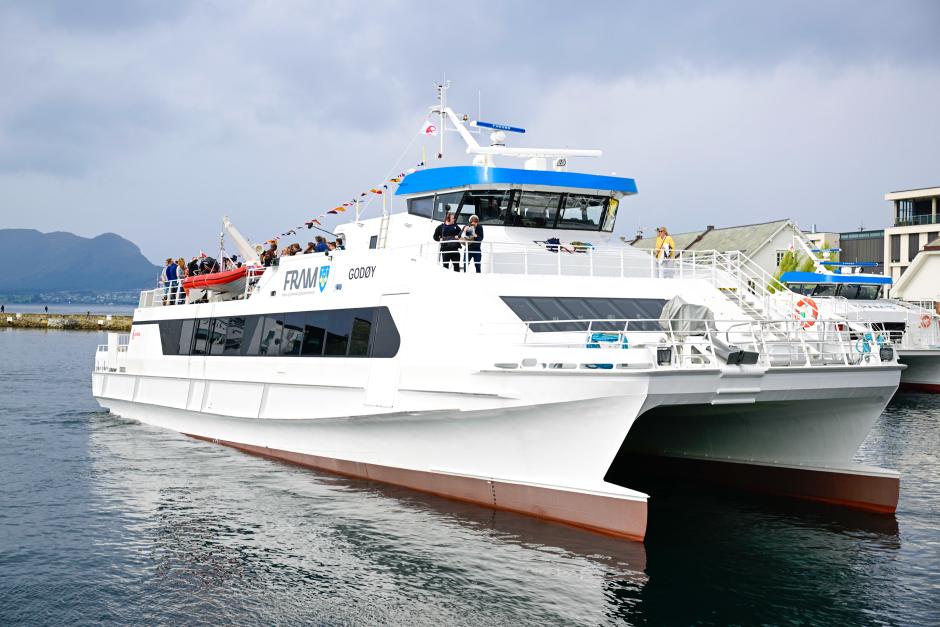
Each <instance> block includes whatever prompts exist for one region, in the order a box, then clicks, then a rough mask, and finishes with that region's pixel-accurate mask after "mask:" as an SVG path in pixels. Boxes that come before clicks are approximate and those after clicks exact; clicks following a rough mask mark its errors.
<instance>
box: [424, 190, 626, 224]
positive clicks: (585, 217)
mask: <svg viewBox="0 0 940 627" xmlns="http://www.w3.org/2000/svg"><path fill="white" fill-rule="evenodd" d="M619 206H620V203H619V201H618V200H617V199H616V198H609V197H607V196H595V195H590V194H575V193H555V192H530V191H523V190H518V189H517V190H468V191H465V192H448V193H446V194H436V195H434V196H424V197H422V198H411V199H409V200H408V213H410V214H412V215H416V216H421V217H423V218H430V219H432V220H435V221H438V222H443V220H444V215H445V214H446V213H447V212H451V213H453V214H454V215H455V217H456V218H457V223H458V224H466V223H467V222H468V221H469V220H470V216H471V215H476V216H477V217H479V218H480V223H481V224H496V225H502V226H523V227H526V228H535V229H543V228H544V229H566V230H581V231H600V230H603V231H607V232H611V231H613V230H614V223H615V221H616V219H617V209H618V207H619Z"/></svg>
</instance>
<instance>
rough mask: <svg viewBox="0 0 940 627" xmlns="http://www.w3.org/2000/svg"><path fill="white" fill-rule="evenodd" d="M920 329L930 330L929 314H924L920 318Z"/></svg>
mask: <svg viewBox="0 0 940 627" xmlns="http://www.w3.org/2000/svg"><path fill="white" fill-rule="evenodd" d="M920 328H921V329H929V328H930V314H924V315H922V316H921V317H920Z"/></svg>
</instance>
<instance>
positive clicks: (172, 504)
mask: <svg viewBox="0 0 940 627" xmlns="http://www.w3.org/2000/svg"><path fill="white" fill-rule="evenodd" d="M49 338H54V340H55V341H54V342H50V341H49ZM100 342H101V340H100V338H99V337H96V334H87V335H86V334H68V333H59V334H55V335H53V334H51V333H30V332H19V331H18V332H10V333H0V354H4V355H12V356H13V357H11V358H10V359H7V360H5V361H0V398H2V399H3V403H0V476H3V477H4V481H2V482H0V497H2V499H0V503H2V506H0V573H3V576H2V577H0V599H3V602H2V603H0V624H18V623H23V622H36V621H37V620H42V621H44V622H50V623H65V622H76V621H82V620H84V621H88V620H94V621H102V622H114V623H122V624H125V623H135V624H136V623H160V624H163V623H192V622H236V621H237V622H239V623H265V624H267V623H272V622H276V623H297V622H314V623H320V624H322V623H329V624H332V623H343V624H348V623H357V624H358V623H365V624H388V623H395V624H398V623H408V624H425V623H435V624H456V625H462V624H474V625H478V624H507V623H511V624H540V625H542V624H589V625H594V624H613V623H621V624H623V623H626V624H656V625H659V624H690V623H704V624H724V623H748V624H750V623H774V624H782V623H799V624H804V623H818V624H873V623H881V624H883V623H888V624H896V623H903V624H932V623H936V617H937V616H940V607H938V603H940V595H937V594H936V590H937V585H938V582H940V545H938V544H937V542H936V538H937V533H938V530H940V458H938V451H940V397H938V396H924V395H921V396H909V397H898V398H897V399H896V400H895V401H894V402H892V404H891V405H889V407H888V409H887V410H886V412H885V415H884V416H883V417H882V419H881V420H880V421H879V422H878V424H877V425H876V427H875V430H874V431H873V432H872V434H871V436H870V437H869V438H868V439H867V440H866V442H865V444H864V445H863V447H862V449H861V451H860V452H859V456H858V461H859V462H861V463H865V464H871V465H879V466H885V467H889V468H895V469H897V470H899V471H900V472H901V474H902V483H901V501H900V504H899V508H898V513H897V518H896V519H894V518H890V517H882V516H876V515H871V514H864V513H858V512H851V511H849V510H844V509H839V508H831V507H826V506H819V505H814V504H800V503H796V502H792V501H781V500H775V499H767V498H753V497H747V496H741V495H735V494H729V493H720V492H708V491H704V490H701V489H700V488H696V487H694V486H693V487H679V486H676V485H674V484H667V485H665V486H660V487H658V488H655V489H652V488H651V490H653V492H654V498H653V499H652V501H651V509H650V526H649V536H648V538H647V541H646V543H645V545H643V544H637V543H631V542H622V541H619V540H613V539H610V538H606V537H603V536H597V535H594V534H590V533H587V532H583V531H580V530H577V529H571V528H568V527H564V526H561V525H555V524H551V523H544V522H540V521H536V520H534V519H531V518H528V517H525V516H519V515H515V514H509V513H503V512H493V511H491V510H488V509H486V508H482V507H476V506H473V505H465V504H461V503H456V502H452V501H448V500H445V499H439V498H437V497H433V496H427V495H422V494H419V493H415V492H412V491H409V490H404V489H399V488H394V487H389V486H384V485H382V484H374V483H369V482H365V481H356V480H350V479H344V478H339V477H334V476H330V475H325V474H319V473H316V472H313V471H308V470H304V469H299V468H295V467H292V466H289V465H285V464H281V463H278V462H273V461H270V460H266V459H261V458H256V457H252V456H249V455H246V454H244V453H241V452H238V451H234V450H232V449H227V448H224V447H220V446H215V445H212V444H208V443H205V442H201V441H196V440H192V439H189V438H186V437H184V436H180V435H178V434H175V433H171V432H167V431H162V430H159V429H153V428H150V427H147V426H144V425H140V424H138V423H135V422H132V421H127V420H123V419H121V418H118V417H115V416H112V415H109V414H106V413H103V412H100V411H97V410H96V405H95V403H94V402H93V400H92V399H91V398H90V396H89V390H88V388H89V381H88V372H89V369H90V367H91V357H92V355H93V351H94V345H95V344H97V343H100ZM4 368H5V369H4ZM50 373H54V380H53V379H52V378H51V376H50ZM39 617H41V618H39Z"/></svg>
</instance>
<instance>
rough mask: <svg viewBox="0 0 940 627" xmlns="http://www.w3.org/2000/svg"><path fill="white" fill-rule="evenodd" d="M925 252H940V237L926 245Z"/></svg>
mask: <svg viewBox="0 0 940 627" xmlns="http://www.w3.org/2000/svg"><path fill="white" fill-rule="evenodd" d="M923 250H940V237H938V238H936V239H932V240H930V241H929V242H927V244H926V245H924V248H923Z"/></svg>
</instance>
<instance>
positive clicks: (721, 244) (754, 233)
mask: <svg viewBox="0 0 940 627" xmlns="http://www.w3.org/2000/svg"><path fill="white" fill-rule="evenodd" d="M787 225H789V226H790V227H792V228H794V229H796V227H795V226H794V225H793V223H792V222H790V220H774V221H773V222H761V223H759V224H745V225H742V226H731V227H727V228H723V229H715V228H707V229H705V230H704V231H695V232H692V233H676V234H671V235H672V239H674V240H675V241H676V248H678V249H679V250H739V251H741V252H743V253H750V254H753V253H754V252H756V251H757V250H760V249H761V248H763V247H764V245H765V244H766V243H767V242H769V241H770V240H771V238H773V236H774V235H776V234H777V233H778V232H779V231H780V230H781V229H783V228H785V227H786V226H787ZM633 245H634V246H635V247H637V248H646V249H652V248H654V247H655V246H656V238H655V237H650V238H643V239H641V240H639V241H637V242H636V243H634V244H633Z"/></svg>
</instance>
